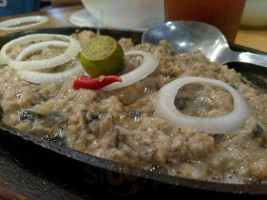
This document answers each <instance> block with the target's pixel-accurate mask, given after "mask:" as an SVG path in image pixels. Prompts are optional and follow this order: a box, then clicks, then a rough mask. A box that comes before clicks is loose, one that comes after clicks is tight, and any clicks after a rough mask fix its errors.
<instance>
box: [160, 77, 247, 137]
mask: <svg viewBox="0 0 267 200" xmlns="http://www.w3.org/2000/svg"><path fill="white" fill-rule="evenodd" d="M195 82H199V83H207V84H210V85H216V86H220V87H222V88H224V89H226V90H228V91H229V92H230V93H231V95H232V96H233V99H234V109H233V110H232V111H231V112H229V113H228V114H226V115H223V116H219V117H214V118H201V117H193V116H188V115H184V114H182V113H181V112H180V111H179V110H178V109H177V108H176V107H175V105H174V99H175V96H176V94H177V92H178V90H179V89H180V88H181V87H183V86H184V85H186V84H189V83H195ZM155 109H156V112H157V113H158V114H159V116H160V117H162V118H164V119H165V120H167V121H168V122H170V123H171V124H172V125H174V126H177V127H185V126H186V127H192V128H195V129H197V130H199V131H204V132H209V133H228V132H231V131H233V130H235V129H237V128H239V127H240V126H241V125H242V124H243V123H244V121H245V120H246V119H247V117H248V116H249V114H250V111H249V108H248V105H247V103H246V101H245V99H244V98H243V97H242V96H241V95H240V94H239V93H238V92H237V91H236V90H235V89H234V88H232V87H231V86H229V85H228V84H226V83H224V82H222V81H219V80H212V79H207V78H198V77H186V78H180V79H177V80H174V81H172V82H170V83H168V84H167V85H165V86H163V87H162V88H161V89H160V91H159V93H158V96H157V99H156V103H155Z"/></svg>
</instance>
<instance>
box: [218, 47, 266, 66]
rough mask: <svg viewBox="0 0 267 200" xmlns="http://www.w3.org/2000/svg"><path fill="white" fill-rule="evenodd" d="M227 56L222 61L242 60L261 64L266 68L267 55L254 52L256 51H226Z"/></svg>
mask: <svg viewBox="0 0 267 200" xmlns="http://www.w3.org/2000/svg"><path fill="white" fill-rule="evenodd" d="M227 54H228V56H227V57H225V56H224V57H225V59H224V61H223V62H224V63H227V62H230V61H237V62H244V63H251V64H255V65H259V66H263V67H266V68H267V55H263V54H256V53H249V52H236V51H232V50H230V51H228V52H227Z"/></svg>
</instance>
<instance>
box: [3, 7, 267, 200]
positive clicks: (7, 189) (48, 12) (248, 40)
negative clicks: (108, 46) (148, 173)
mask: <svg viewBox="0 0 267 200" xmlns="http://www.w3.org/2000/svg"><path fill="white" fill-rule="evenodd" d="M81 9H84V7H83V6H82V5H76V6H68V7H59V8H58V7H57V8H49V9H45V10H43V11H37V12H32V13H25V14H20V15H13V16H5V17H1V18H0V22H2V21H5V20H7V19H12V18H17V17H22V16H31V15H44V16H47V17H48V18H49V20H48V22H46V23H44V24H42V25H39V26H36V27H34V29H35V28H46V27H66V26H75V25H74V24H72V23H71V22H70V20H69V18H70V16H71V15H72V14H73V13H75V12H76V11H79V10H81ZM16 31H21V30H16ZM12 32H15V31H3V30H0V36H3V35H6V34H9V33H12ZM234 43H235V44H238V45H242V46H245V47H249V48H253V49H256V50H259V51H262V52H265V53H267V28H261V29H245V28H242V27H241V28H240V29H239V30H238V33H237V37H236V39H235V41H234ZM0 142H1V141H0ZM3 152H4V151H1V145H0V165H1V163H2V162H3V158H4V157H7V154H8V153H3ZM8 162H14V163H15V164H14V163H13V164H14V166H16V163H17V160H16V158H14V161H13V160H10V159H8ZM13 164H12V165H13ZM5 170H7V171H8V170H11V169H9V168H8V167H6V168H5V165H1V166H0V199H7V200H9V199H10V200H11V199H19V200H27V199H29V198H28V197H27V195H26V196H24V193H23V190H21V191H19V192H18V190H17V189H16V188H14V187H12V183H11V182H10V180H11V179H12V178H14V177H15V178H20V176H21V173H26V175H27V173H29V172H28V171H27V169H26V172H25V169H20V168H19V167H14V169H12V170H14V171H16V172H14V174H13V175H9V177H8V178H6V176H3V174H1V173H4V171H5ZM23 170H24V171H23ZM29 176H30V175H29ZM31 176H32V175H31ZM41 183H42V184H43V185H45V188H44V189H45V190H48V191H49V190H55V188H56V186H54V185H49V183H48V181H47V180H45V179H41ZM23 184H24V183H22V185H23ZM25 184H26V183H25ZM29 185H30V183H29ZM26 189H27V188H26ZM28 189H29V190H30V189H31V188H28ZM64 192H65V193H66V191H64ZM64 192H63V190H58V191H57V193H59V194H61V193H62V194H63V193H64ZM65 193H64V194H65ZM42 194H44V193H42ZM50 195H51V194H50ZM66 195H69V196H68V197H69V198H67V199H82V198H80V197H78V196H76V194H70V193H68V192H67V193H66ZM50 197H51V196H47V199H49V198H50Z"/></svg>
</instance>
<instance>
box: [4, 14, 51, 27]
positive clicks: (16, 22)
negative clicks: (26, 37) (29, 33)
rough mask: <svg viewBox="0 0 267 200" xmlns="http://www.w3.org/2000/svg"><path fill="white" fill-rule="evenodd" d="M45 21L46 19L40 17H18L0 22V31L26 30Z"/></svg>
mask: <svg viewBox="0 0 267 200" xmlns="http://www.w3.org/2000/svg"><path fill="white" fill-rule="evenodd" d="M47 21H48V17H46V16H40V15H34V16H27V17H18V18H13V19H9V20H5V21H2V22H0V30H5V31H11V30H19V29H26V28H31V27H34V26H38V25H41V24H43V23H45V22H47ZM23 24H24V25H23Z"/></svg>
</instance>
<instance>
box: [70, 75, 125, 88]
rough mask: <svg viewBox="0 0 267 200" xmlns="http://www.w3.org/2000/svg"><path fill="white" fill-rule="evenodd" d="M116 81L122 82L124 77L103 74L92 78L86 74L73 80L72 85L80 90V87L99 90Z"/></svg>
mask: <svg viewBox="0 0 267 200" xmlns="http://www.w3.org/2000/svg"><path fill="white" fill-rule="evenodd" d="M114 82H122V79H121V78H120V77H118V76H114V75H109V76H104V75H102V76H99V77H97V78H90V77H87V76H85V75H82V76H80V77H78V78H77V79H76V80H75V81H74V82H73V86H72V87H73V89H74V90H79V89H80V88H85V89H90V90H98V89H100V88H102V87H105V86H107V85H109V84H111V83H114Z"/></svg>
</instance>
